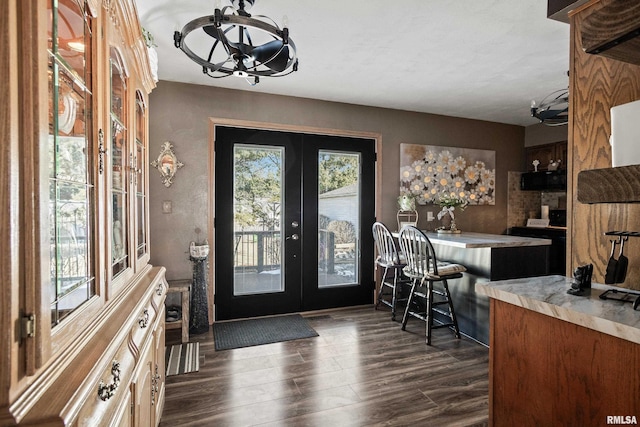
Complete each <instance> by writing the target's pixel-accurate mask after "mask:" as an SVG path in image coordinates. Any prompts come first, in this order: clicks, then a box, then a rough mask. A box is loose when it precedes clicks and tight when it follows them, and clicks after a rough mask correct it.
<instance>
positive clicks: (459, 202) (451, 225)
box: [436, 194, 469, 233]
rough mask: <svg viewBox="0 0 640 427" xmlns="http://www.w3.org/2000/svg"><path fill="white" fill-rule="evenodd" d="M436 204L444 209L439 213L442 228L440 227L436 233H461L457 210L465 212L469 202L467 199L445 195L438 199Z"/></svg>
mask: <svg viewBox="0 0 640 427" xmlns="http://www.w3.org/2000/svg"><path fill="white" fill-rule="evenodd" d="M436 204H437V205H438V206H440V207H441V208H442V210H441V211H440V212H438V220H440V221H441V222H442V226H440V227H438V228H437V229H436V231H437V232H438V233H460V230H458V227H457V226H456V216H455V210H456V208H460V210H461V211H463V210H465V208H466V207H467V205H468V204H469V202H468V201H467V200H465V199H460V198H457V197H452V196H451V195H447V194H443V195H441V196H440V197H439V198H438V201H437V202H436Z"/></svg>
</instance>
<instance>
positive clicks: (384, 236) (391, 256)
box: [372, 222, 410, 320]
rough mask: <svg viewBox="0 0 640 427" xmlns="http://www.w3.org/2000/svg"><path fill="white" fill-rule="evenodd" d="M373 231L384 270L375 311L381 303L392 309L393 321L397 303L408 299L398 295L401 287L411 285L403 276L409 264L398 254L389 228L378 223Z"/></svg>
mask: <svg viewBox="0 0 640 427" xmlns="http://www.w3.org/2000/svg"><path fill="white" fill-rule="evenodd" d="M372 230H373V240H374V241H375V242H376V249H377V250H378V258H377V259H376V264H377V266H378V267H381V268H382V269H383V272H382V280H381V281H380V290H379V291H378V300H377V301H376V305H375V309H376V310H377V309H378V306H379V305H380V304H381V303H382V304H384V305H387V306H389V307H391V320H396V307H397V303H398V302H400V301H406V298H404V299H402V298H400V296H399V295H398V294H399V293H400V291H401V290H400V286H399V285H402V284H407V285H408V284H409V283H410V281H409V279H408V278H407V277H405V276H403V274H402V269H403V268H404V267H405V266H406V265H407V264H406V263H405V262H404V259H403V258H404V257H403V256H401V254H400V253H399V252H398V248H397V247H396V241H395V239H394V238H393V236H392V235H391V232H390V231H389V229H388V228H387V226H385V225H384V224H383V223H381V222H376V223H374V224H373V228H372ZM390 273H391V274H392V276H391V275H390ZM385 291H388V292H385ZM389 296H390V297H391V298H390V299H385V298H384V297H389Z"/></svg>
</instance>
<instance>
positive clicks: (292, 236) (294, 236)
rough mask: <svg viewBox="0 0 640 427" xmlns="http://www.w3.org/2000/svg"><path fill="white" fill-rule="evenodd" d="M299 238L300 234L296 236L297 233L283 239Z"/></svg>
mask: <svg viewBox="0 0 640 427" xmlns="http://www.w3.org/2000/svg"><path fill="white" fill-rule="evenodd" d="M289 239H291V240H299V239H300V236H298V235H297V234H292V235H291V236H287V238H286V239H285V240H289Z"/></svg>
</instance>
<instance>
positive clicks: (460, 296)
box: [426, 231, 551, 345]
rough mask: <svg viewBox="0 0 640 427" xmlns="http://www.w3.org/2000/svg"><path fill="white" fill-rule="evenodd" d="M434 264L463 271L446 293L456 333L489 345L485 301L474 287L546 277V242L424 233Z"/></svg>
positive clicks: (499, 236)
mask: <svg viewBox="0 0 640 427" xmlns="http://www.w3.org/2000/svg"><path fill="white" fill-rule="evenodd" d="M426 234H427V237H428V238H429V240H430V241H431V243H432V244H433V247H434V249H435V251H436V256H437V257H438V260H441V261H448V262H455V263H458V264H462V265H464V266H465V267H466V268H467V271H466V272H465V273H464V274H463V277H462V278H461V279H455V280H451V281H450V282H449V290H450V291H451V298H452V300H453V305H454V308H455V310H456V316H457V318H458V326H459V327H460V332H461V333H462V334H464V335H466V336H468V337H470V338H472V339H474V340H476V341H478V342H480V343H482V344H484V345H489V299H488V298H487V296H486V295H480V294H477V293H476V290H475V285H476V283H481V282H488V281H491V280H504V279H516V278H521V277H532V276H544V275H547V274H549V262H548V251H549V248H550V245H551V240H549V239H536V238H531V237H519V236H507V235H501V234H485V233H473V232H466V231H463V232H462V233H458V234H453V233H451V234H449V233H433V232H428V233H426Z"/></svg>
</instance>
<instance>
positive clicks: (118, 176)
mask: <svg viewBox="0 0 640 427" xmlns="http://www.w3.org/2000/svg"><path fill="white" fill-rule="evenodd" d="M110 60H111V220H112V222H111V265H112V267H111V271H112V275H113V277H116V276H117V275H118V274H120V273H121V272H123V271H124V270H126V269H127V268H128V267H129V266H130V258H129V242H128V240H127V239H128V236H129V232H128V230H129V229H128V227H129V224H128V222H127V212H128V206H129V205H128V203H132V202H133V201H131V202H129V201H128V194H127V190H128V184H129V182H128V174H127V170H128V166H129V163H128V162H129V147H128V146H127V127H126V123H127V122H126V121H125V117H126V111H125V104H126V103H125V99H126V82H125V75H124V72H123V67H122V62H121V60H120V56H119V54H118V51H117V50H116V49H114V48H111V58H110Z"/></svg>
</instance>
